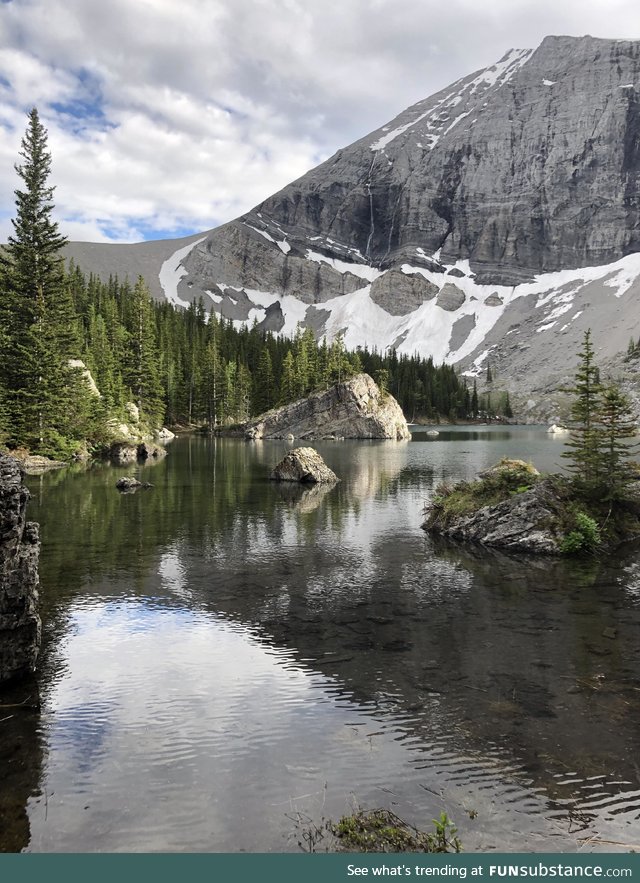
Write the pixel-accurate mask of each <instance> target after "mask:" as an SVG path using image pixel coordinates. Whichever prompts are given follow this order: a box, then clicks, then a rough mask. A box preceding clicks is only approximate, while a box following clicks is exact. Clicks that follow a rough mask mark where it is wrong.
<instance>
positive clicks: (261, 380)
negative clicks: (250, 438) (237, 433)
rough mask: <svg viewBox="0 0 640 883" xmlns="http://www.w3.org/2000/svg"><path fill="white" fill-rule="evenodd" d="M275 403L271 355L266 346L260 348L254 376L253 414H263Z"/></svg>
mask: <svg viewBox="0 0 640 883" xmlns="http://www.w3.org/2000/svg"><path fill="white" fill-rule="evenodd" d="M275 402H276V390H275V381H274V376H273V362H272V359H271V353H270V352H269V349H268V347H267V346H266V345H264V346H263V347H262V351H261V353H260V358H259V360H258V368H257V371H256V374H255V390H254V394H253V412H254V414H263V413H264V412H265V411H268V410H269V409H270V408H273V406H274V404H275Z"/></svg>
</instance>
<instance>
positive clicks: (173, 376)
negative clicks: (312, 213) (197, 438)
mask: <svg viewBox="0 0 640 883" xmlns="http://www.w3.org/2000/svg"><path fill="white" fill-rule="evenodd" d="M20 157H21V160H22V162H21V163H19V164H17V165H16V171H17V173H18V176H19V178H20V180H21V182H22V187H23V189H21V190H20V189H19V190H16V218H15V219H14V220H13V222H12V223H13V227H14V234H13V235H12V236H10V237H9V239H8V242H7V244H6V246H5V247H4V249H2V250H0V441H2V442H4V443H6V444H8V445H10V446H13V447H17V446H24V447H27V448H29V449H31V450H32V451H34V452H39V453H45V454H51V455H54V456H63V457H65V456H69V455H70V454H71V453H72V452H73V451H74V449H76V448H77V447H78V445H79V444H81V443H82V442H84V441H86V442H89V443H90V444H93V445H99V444H101V443H105V442H107V441H109V439H110V437H113V435H114V432H115V431H117V428H116V427H117V423H118V421H120V422H123V421H126V420H127V419H128V418H130V414H131V411H132V409H131V408H127V407H126V405H127V403H129V402H134V403H135V404H136V405H137V407H138V410H139V417H140V418H141V420H142V426H143V427H144V426H145V424H146V428H149V429H151V428H154V427H158V426H160V425H161V424H162V423H163V422H167V423H170V424H180V423H186V424H189V425H193V424H204V425H207V426H208V427H209V428H210V429H215V428H216V427H219V426H225V425H228V424H230V423H235V422H241V421H244V420H247V419H248V418H249V417H250V416H252V415H257V414H259V413H261V412H263V411H266V410H268V409H269V408H272V407H274V406H276V405H283V404H287V403H288V402H291V401H293V400H295V399H297V398H300V397H301V396H304V395H306V394H307V393H309V392H311V391H313V390H316V389H322V388H326V387H328V386H330V385H331V384H333V383H335V382H336V381H340V380H344V379H346V378H348V377H349V376H351V375H353V374H356V373H359V372H360V371H362V370H364V371H367V372H368V373H369V374H371V375H372V376H373V377H374V379H375V380H377V381H378V383H379V384H380V385H381V386H382V387H383V388H384V389H388V390H389V391H390V392H392V393H393V395H395V397H396V398H397V399H398V401H399V403H400V405H401V407H402V408H403V410H404V412H405V414H406V415H407V417H408V418H409V419H410V420H414V419H416V418H427V419H430V420H438V419H439V418H441V417H443V418H448V419H453V420H455V419H466V418H469V417H475V416H477V415H478V414H479V411H480V410H481V406H482V403H481V402H479V399H478V394H477V391H476V388H475V384H474V387H473V390H470V389H469V388H468V387H467V385H466V384H465V382H464V381H462V380H461V379H460V377H459V376H458V375H457V374H456V372H455V370H454V369H453V368H452V367H450V366H446V365H442V366H435V365H434V364H433V360H432V359H422V358H419V357H417V356H415V357H408V356H401V357H399V356H398V355H397V354H396V353H395V352H392V353H390V354H380V353H377V352H370V351H369V350H367V349H366V348H365V349H362V350H357V351H356V352H347V351H346V350H345V347H344V344H343V342H342V340H341V339H340V338H338V339H336V340H334V341H333V342H332V343H327V342H326V340H323V341H321V342H317V341H316V340H315V339H314V336H313V333H312V331H311V330H309V329H307V330H305V331H300V332H299V333H298V334H296V336H295V337H294V338H293V339H288V338H285V337H278V336H276V335H274V334H270V333H267V332H264V331H261V330H259V328H258V327H257V325H256V324H255V323H254V326H253V327H252V328H247V327H240V328H237V327H235V326H234V325H233V323H232V322H231V321H229V320H224V319H220V318H219V317H217V316H216V315H214V314H213V313H212V314H210V315H208V314H207V313H206V311H205V308H204V306H203V305H202V303H199V304H193V305H191V306H190V307H189V308H188V309H176V308H175V307H174V306H173V305H171V304H168V303H162V304H159V303H155V302H154V301H153V300H152V299H151V297H150V294H149V291H148V289H147V287H146V285H145V283H144V280H143V279H142V278H139V279H138V281H137V282H136V283H135V285H131V284H130V283H129V282H128V281H124V282H122V281H119V280H118V279H117V278H112V279H109V281H107V282H104V281H101V280H100V279H99V278H97V277H96V276H93V275H91V276H89V277H88V278H87V277H86V276H85V275H84V273H83V272H82V270H81V269H80V268H79V267H75V266H70V267H69V268H68V269H65V267H64V265H63V261H62V258H61V249H62V246H63V245H64V243H65V242H66V240H65V238H64V237H63V236H61V235H60V233H59V232H58V228H57V224H56V223H55V222H54V221H53V219H52V211H53V188H52V187H50V186H49V184H48V177H49V173H50V167H51V156H50V153H49V151H48V148H47V132H46V129H44V127H43V126H42V124H41V123H40V120H39V117H38V112H37V110H36V109H35V108H34V109H33V110H32V111H31V112H30V113H29V120H28V126H27V130H26V132H25V135H24V138H23V139H22V142H21V148H20ZM82 363H84V365H83V364H82ZM87 368H88V369H89V371H90V372H91V376H92V378H93V379H94V380H95V382H96V384H97V387H98V390H99V393H100V394H99V395H98V394H97V393H96V391H95V390H93V391H92V390H91V388H90V384H89V382H88V378H87V371H86V369H87Z"/></svg>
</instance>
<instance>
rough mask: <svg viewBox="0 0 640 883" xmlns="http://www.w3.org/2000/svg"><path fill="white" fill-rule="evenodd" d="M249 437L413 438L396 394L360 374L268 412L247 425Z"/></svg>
mask: <svg viewBox="0 0 640 883" xmlns="http://www.w3.org/2000/svg"><path fill="white" fill-rule="evenodd" d="M244 431H245V435H246V436H247V438H252V439H260V438H285V437H286V436H288V435H291V436H293V437H294V438H327V437H336V438H379V439H394V440H397V441H402V440H403V439H409V438H411V433H410V432H409V428H408V426H407V421H406V420H405V417H404V414H403V413H402V409H401V408H400V405H399V404H398V403H397V402H396V400H395V399H394V398H393V396H391V395H389V394H388V393H386V392H382V391H381V390H380V389H379V387H378V386H377V384H376V383H375V382H374V381H373V380H372V379H371V377H369V375H368V374H358V375H356V376H355V377H352V378H350V379H349V380H345V381H344V382H343V383H336V384H335V385H334V386H332V387H330V388H329V389H327V390H324V391H322V392H317V393H313V394H312V395H310V396H307V398H305V399H300V400H299V401H297V402H292V403H291V404H290V405H284V406H283V407H282V408H275V409H274V410H272V411H267V413H266V414H262V415H261V416H260V417H258V418H257V419H256V420H251V421H249V422H248V423H247V424H245V426H244Z"/></svg>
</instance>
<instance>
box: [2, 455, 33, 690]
mask: <svg viewBox="0 0 640 883" xmlns="http://www.w3.org/2000/svg"><path fill="white" fill-rule="evenodd" d="M28 499H29V491H28V490H27V489H26V488H25V487H24V486H23V484H22V474H21V472H20V467H19V466H18V463H17V462H16V461H15V460H14V459H13V458H12V457H7V456H4V455H0V682H1V681H8V680H10V679H12V678H18V677H20V676H23V675H26V674H28V673H29V672H31V671H33V669H34V667H35V663H36V658H37V655H38V648H39V646H40V617H39V616H38V610H37V607H38V585H39V577H38V558H39V555H40V538H39V535H38V525H37V524H35V523H33V522H31V521H26V520H25V510H26V506H27V501H28Z"/></svg>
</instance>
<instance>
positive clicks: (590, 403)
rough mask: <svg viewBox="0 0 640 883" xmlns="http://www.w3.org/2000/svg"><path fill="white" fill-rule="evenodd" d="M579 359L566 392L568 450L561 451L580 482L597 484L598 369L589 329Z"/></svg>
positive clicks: (600, 463)
mask: <svg viewBox="0 0 640 883" xmlns="http://www.w3.org/2000/svg"><path fill="white" fill-rule="evenodd" d="M578 355H579V358H580V361H579V363H578V368H577V370H576V373H575V384H574V386H573V387H571V388H570V389H568V390H566V391H567V392H571V393H573V396H574V400H573V404H572V406H571V424H570V429H571V435H570V437H569V441H568V442H567V450H566V451H565V452H564V453H563V454H562V456H563V457H565V458H566V459H568V460H569V461H570V462H569V467H568V468H569V469H571V470H572V471H573V473H574V475H575V477H576V479H577V480H578V481H579V482H582V483H583V484H585V485H587V486H593V487H595V486H597V484H598V482H599V481H600V479H601V471H602V462H601V459H600V450H599V449H600V441H601V439H600V432H599V428H598V416H599V412H600V401H601V400H600V396H601V392H602V386H601V385H600V372H599V370H598V367H597V365H596V364H595V352H594V349H593V344H592V343H591V329H590V328H589V329H588V330H587V331H586V332H585V335H584V341H583V345H582V349H581V350H580V353H579V354H578Z"/></svg>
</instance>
